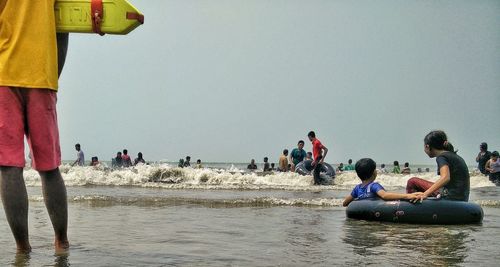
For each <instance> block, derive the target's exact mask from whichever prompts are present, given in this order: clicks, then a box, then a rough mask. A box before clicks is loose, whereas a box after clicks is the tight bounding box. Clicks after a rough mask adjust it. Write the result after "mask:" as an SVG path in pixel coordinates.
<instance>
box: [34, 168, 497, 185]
mask: <svg viewBox="0 0 500 267" xmlns="http://www.w3.org/2000/svg"><path fill="white" fill-rule="evenodd" d="M60 170H61V173H62V176H63V178H64V181H65V183H66V185H67V186H89V185H96V186H137V187H146V188H148V187H151V188H168V189H230V190H231V189H245V190H260V189H277V190H318V189H319V187H318V186H313V178H312V176H310V175H309V176H302V175H299V174H297V173H290V172H287V173H281V172H270V173H262V172H246V171H243V170H239V169H237V168H230V169H214V168H204V169H194V168H178V167H174V166H171V165H169V164H156V165H140V166H135V167H133V168H124V169H110V168H108V167H106V166H100V167H71V166H69V165H62V166H61V167H60ZM414 176H418V177H420V178H423V179H427V180H431V181H436V180H437V178H438V176H437V175H436V174H435V173H420V174H411V175H399V174H380V175H378V177H377V181H378V182H380V183H381V184H382V185H384V187H387V188H391V187H405V186H406V182H407V181H408V179H409V178H411V177H414ZM25 180H26V184H27V185H28V186H40V185H41V181H40V176H39V175H38V172H36V171H34V170H32V169H26V171H25ZM359 183H360V180H359V178H358V177H357V176H356V173H355V172H344V173H341V174H338V175H337V177H336V178H335V179H334V181H333V184H332V185H330V186H323V187H321V189H345V190H350V189H352V187H353V186H355V185H357V184H359ZM493 186H495V185H494V184H493V183H492V182H490V181H489V180H488V177H486V176H483V175H478V174H477V173H475V172H471V188H480V187H493Z"/></svg>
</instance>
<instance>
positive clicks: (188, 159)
mask: <svg viewBox="0 0 500 267" xmlns="http://www.w3.org/2000/svg"><path fill="white" fill-rule="evenodd" d="M184 167H191V157H190V156H186V160H185V161H184Z"/></svg>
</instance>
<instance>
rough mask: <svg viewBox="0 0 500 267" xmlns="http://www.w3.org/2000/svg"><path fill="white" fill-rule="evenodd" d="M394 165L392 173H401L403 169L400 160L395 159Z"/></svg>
mask: <svg viewBox="0 0 500 267" xmlns="http://www.w3.org/2000/svg"><path fill="white" fill-rule="evenodd" d="M393 165H394V168H392V173H395V174H400V173H401V169H400V168H399V162H398V161H397V160H395V161H394V164H393Z"/></svg>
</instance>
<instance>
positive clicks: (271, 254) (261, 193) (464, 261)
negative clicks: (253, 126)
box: [0, 167, 500, 266]
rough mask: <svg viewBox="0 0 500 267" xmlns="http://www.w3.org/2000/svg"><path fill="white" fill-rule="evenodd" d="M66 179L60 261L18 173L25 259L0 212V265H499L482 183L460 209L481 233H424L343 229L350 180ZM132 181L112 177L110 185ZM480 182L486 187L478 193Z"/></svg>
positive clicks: (446, 229) (490, 201)
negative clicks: (472, 212) (24, 198)
mask: <svg viewBox="0 0 500 267" xmlns="http://www.w3.org/2000/svg"><path fill="white" fill-rule="evenodd" d="M152 168H155V167H152ZM73 171H74V172H76V173H80V174H76V173H71V172H72V171H71V170H68V171H66V172H65V173H64V178H65V180H66V182H67V184H68V198H69V216H70V217H69V236H70V241H71V249H70V252H69V255H66V256H54V253H53V247H52V242H53V240H52V238H53V237H52V227H51V224H50V221H49V219H48V215H47V213H46V210H45V207H44V205H43V201H42V198H41V196H40V195H41V192H40V187H39V186H38V185H37V183H38V180H37V178H36V177H35V176H30V174H28V175H27V177H26V180H27V183H28V184H30V186H29V187H28V192H29V195H30V213H29V216H30V217H29V218H30V235H31V244H32V246H33V253H31V254H30V255H29V256H26V255H16V254H15V246H14V241H13V237H12V235H11V233H10V230H9V228H8V225H7V223H6V221H5V215H4V213H3V212H0V221H1V223H0V246H1V249H0V266H9V265H13V266H70V265H71V266H144V265H148V266H306V265H313V266H354V265H356V266H357V265H377V266H381V265H382V266H395V265H410V266H416V265H439V266H455V265H458V266H470V265H480V266H497V263H498V261H499V260H500V256H499V254H498V253H497V250H498V247H500V241H499V240H498V236H500V207H499V204H498V203H500V187H496V186H493V185H492V184H491V183H489V182H488V181H487V178H485V177H477V178H474V179H476V180H478V181H477V182H474V183H473V184H474V186H473V189H472V192H471V201H474V202H477V203H479V204H481V205H482V207H483V209H484V213H485V215H484V221H483V224H482V225H469V226H467V225H465V226H464V225H456V226H428V225H425V226H424V225H403V224H393V223H376V222H365V221H356V220H350V219H346V217H345V208H343V207H341V205H340V203H341V200H342V198H343V197H344V196H345V195H346V194H348V192H349V190H350V189H349V188H350V187H351V185H350V184H351V183H355V182H356V180H355V179H354V178H355V177H354V178H353V179H351V175H350V174H347V175H345V176H344V175H341V176H339V177H337V178H338V180H337V182H338V183H339V184H337V185H332V186H327V187H317V186H312V185H310V184H308V183H309V182H310V177H299V178H297V177H295V176H293V175H292V176H291V177H292V178H286V177H284V176H279V175H278V176H276V177H274V178H273V177H268V178H266V177H263V178H262V179H264V180H259V179H261V178H256V177H257V176H255V177H250V178H249V177H240V176H239V174H236V175H234V176H235V177H229V176H230V175H231V174H227V173H224V174H223V175H224V177H229V178H227V179H232V180H233V181H232V182H227V181H225V180H224V181H222V182H220V183H219V185H217V184H215V183H212V184H207V183H201V184H200V183H198V184H195V183H194V182H188V183H186V181H191V180H189V179H187V178H183V179H184V181H185V182H180V183H178V184H163V183H157V184H155V183H150V182H146V181H144V182H143V183H141V182H138V181H142V180H141V179H139V178H136V179H135V180H134V179H132V180H131V181H132V182H131V183H130V184H124V185H118V184H114V185H112V184H113V183H116V181H118V180H120V179H117V178H116V177H117V176H118V174H117V173H113V172H109V173H108V174H107V175H108V176H106V175H103V176H102V177H101V176H99V175H100V174H99V175H97V174H96V173H95V172H97V171H96V170H94V169H91V168H81V169H80V168H78V169H76V170H73ZM191 171H192V172H196V171H197V170H186V172H191ZM140 173H141V170H138V171H137V170H136V171H133V170H121V171H119V175H120V176H121V177H129V176H140ZM78 175H86V177H78ZM280 175H281V174H280ZM188 176H189V175H188ZM194 176H195V174H193V177H194ZM89 177H94V178H89ZM294 177H295V178H294ZM278 178H284V179H283V181H284V182H281V183H279V182H277V181H276V180H275V179H278ZM381 178H382V179H381V180H383V181H385V182H386V183H389V184H392V185H391V188H392V189H394V190H396V191H403V188H402V187H401V186H398V185H397V184H399V183H400V182H401V181H400V180H404V179H405V177H403V176H394V177H392V176H387V177H381ZM210 179H212V178H209V180H210ZM266 179H267V180H266ZM293 179H302V180H299V181H292V180H293ZM484 179H485V181H483V180H484ZM146 180H147V179H146ZM76 181H78V182H76ZM81 181H87V184H86V185H80V184H79V183H80V182H81ZM88 181H93V182H90V183H89V182H88ZM120 181H130V180H129V179H126V178H123V179H122V180H120ZM134 181H135V182H134ZM99 183H100V184H99ZM106 183H108V184H111V185H105V184H106ZM120 183H121V182H120ZM183 183H184V185H183ZM237 183H239V185H238V186H235V185H236V184H237ZM382 183H383V182H382ZM401 183H403V182H401ZM488 183H489V184H488ZM95 184H98V185H95ZM187 184H189V186H188V185H187ZM301 184H304V185H301ZM482 184H486V185H487V186H477V185H482ZM167 185H168V186H167ZM169 186H170V187H169ZM203 187H205V188H203Z"/></svg>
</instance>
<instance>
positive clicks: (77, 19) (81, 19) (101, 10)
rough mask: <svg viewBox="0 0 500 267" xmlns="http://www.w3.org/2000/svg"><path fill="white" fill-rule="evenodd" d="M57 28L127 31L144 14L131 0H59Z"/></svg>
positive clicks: (61, 30)
mask: <svg viewBox="0 0 500 267" xmlns="http://www.w3.org/2000/svg"><path fill="white" fill-rule="evenodd" d="M54 9H55V16H56V29H57V32H79V33H99V34H101V35H102V34H104V33H109V34H127V33H129V32H131V31H132V30H133V29H135V28H137V27H138V26H139V25H141V24H143V23H144V16H143V15H142V14H141V13H140V12H139V11H138V10H137V9H136V8H135V7H134V6H132V5H131V4H130V3H129V2H127V0H56V5H55V8H54Z"/></svg>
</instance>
